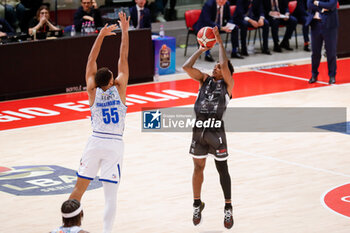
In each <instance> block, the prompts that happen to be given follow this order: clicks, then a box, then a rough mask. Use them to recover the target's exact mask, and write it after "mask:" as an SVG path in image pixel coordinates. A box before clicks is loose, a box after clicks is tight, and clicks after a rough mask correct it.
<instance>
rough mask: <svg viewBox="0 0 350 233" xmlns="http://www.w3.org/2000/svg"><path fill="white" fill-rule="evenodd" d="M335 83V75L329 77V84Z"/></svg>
mask: <svg viewBox="0 0 350 233" xmlns="http://www.w3.org/2000/svg"><path fill="white" fill-rule="evenodd" d="M334 83H335V77H334V76H332V77H329V84H334Z"/></svg>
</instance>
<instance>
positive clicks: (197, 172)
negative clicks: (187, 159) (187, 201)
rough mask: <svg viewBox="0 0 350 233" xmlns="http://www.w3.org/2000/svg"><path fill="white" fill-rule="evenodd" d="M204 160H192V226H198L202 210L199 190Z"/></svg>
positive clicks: (202, 178)
mask: <svg viewBox="0 0 350 233" xmlns="http://www.w3.org/2000/svg"><path fill="white" fill-rule="evenodd" d="M205 162H206V158H203V159H196V158H193V164H194V169H193V175H192V189H193V219H192V221H193V224H194V225H198V224H200V223H201V220H202V214H201V212H202V211H203V209H204V202H202V201H201V190H202V184H203V180H204V175H203V171H204V168H205Z"/></svg>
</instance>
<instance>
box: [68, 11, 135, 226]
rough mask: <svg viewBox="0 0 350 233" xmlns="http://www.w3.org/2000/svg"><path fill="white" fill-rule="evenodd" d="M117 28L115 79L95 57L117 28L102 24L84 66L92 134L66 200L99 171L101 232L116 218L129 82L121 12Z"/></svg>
mask: <svg viewBox="0 0 350 233" xmlns="http://www.w3.org/2000/svg"><path fill="white" fill-rule="evenodd" d="M119 18H120V20H119V25H120V29H121V45H120V56H119V61H118V76H117V77H116V78H115V79H114V78H113V73H112V72H111V71H110V70H109V69H108V68H105V67H103V68H100V69H98V70H97V63H96V60H97V57H98V55H99V53H100V48H101V45H102V42H103V39H104V38H105V37H106V36H111V35H115V33H114V32H113V31H114V30H115V29H117V25H116V24H114V25H110V26H108V27H107V25H105V26H104V27H103V28H102V29H101V31H100V33H99V35H98V36H97V38H96V40H95V43H94V45H93V46H92V49H91V51H90V54H89V58H88V62H87V65H86V74H85V79H86V85H87V92H88V96H89V104H90V110H91V122H92V128H93V133H92V135H91V136H90V138H89V140H88V142H87V145H86V147H85V150H84V153H83V156H82V158H81V160H80V166H79V169H78V172H77V176H78V179H77V183H76V185H75V187H74V189H73V192H72V194H71V195H70V197H69V199H76V200H78V201H80V200H81V198H82V196H83V194H84V192H85V191H86V189H87V187H88V186H89V184H90V181H91V180H93V179H94V177H95V176H96V174H97V172H98V170H99V169H101V176H100V181H102V183H103V189H104V196H105V208H104V218H103V223H104V224H103V233H109V232H112V227H113V223H114V219H115V215H116V205H117V190H118V186H119V182H120V176H121V168H122V162H123V151H124V143H123V140H122V136H123V131H124V123H125V115H126V109H127V107H126V106H125V101H126V87H127V84H128V79H129V65H128V54H129V35H128V29H129V21H130V17H129V18H128V19H127V18H126V15H125V13H123V12H120V13H119Z"/></svg>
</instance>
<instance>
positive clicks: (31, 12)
mask: <svg viewBox="0 0 350 233" xmlns="http://www.w3.org/2000/svg"><path fill="white" fill-rule="evenodd" d="M20 2H21V4H20V5H18V7H16V11H18V10H20V12H18V13H19V15H17V17H18V20H19V27H20V28H21V31H22V32H28V26H29V23H30V22H31V20H32V18H33V17H35V16H36V13H37V11H38V9H39V8H40V7H41V6H42V5H43V0H21V1H20Z"/></svg>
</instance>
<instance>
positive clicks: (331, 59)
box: [306, 0, 339, 84]
mask: <svg viewBox="0 0 350 233" xmlns="http://www.w3.org/2000/svg"><path fill="white" fill-rule="evenodd" d="M307 5H308V11H309V13H310V15H309V16H308V17H307V20H306V25H311V50H312V55H311V60H312V61H311V64H312V77H311V79H310V80H309V83H314V82H316V81H317V76H318V67H319V65H320V61H321V51H322V45H323V41H324V43H325V48H326V54H327V63H328V76H329V84H333V83H335V75H336V72H337V39H338V26H339V19H338V10H337V0H322V1H313V0H308V2H307Z"/></svg>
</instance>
